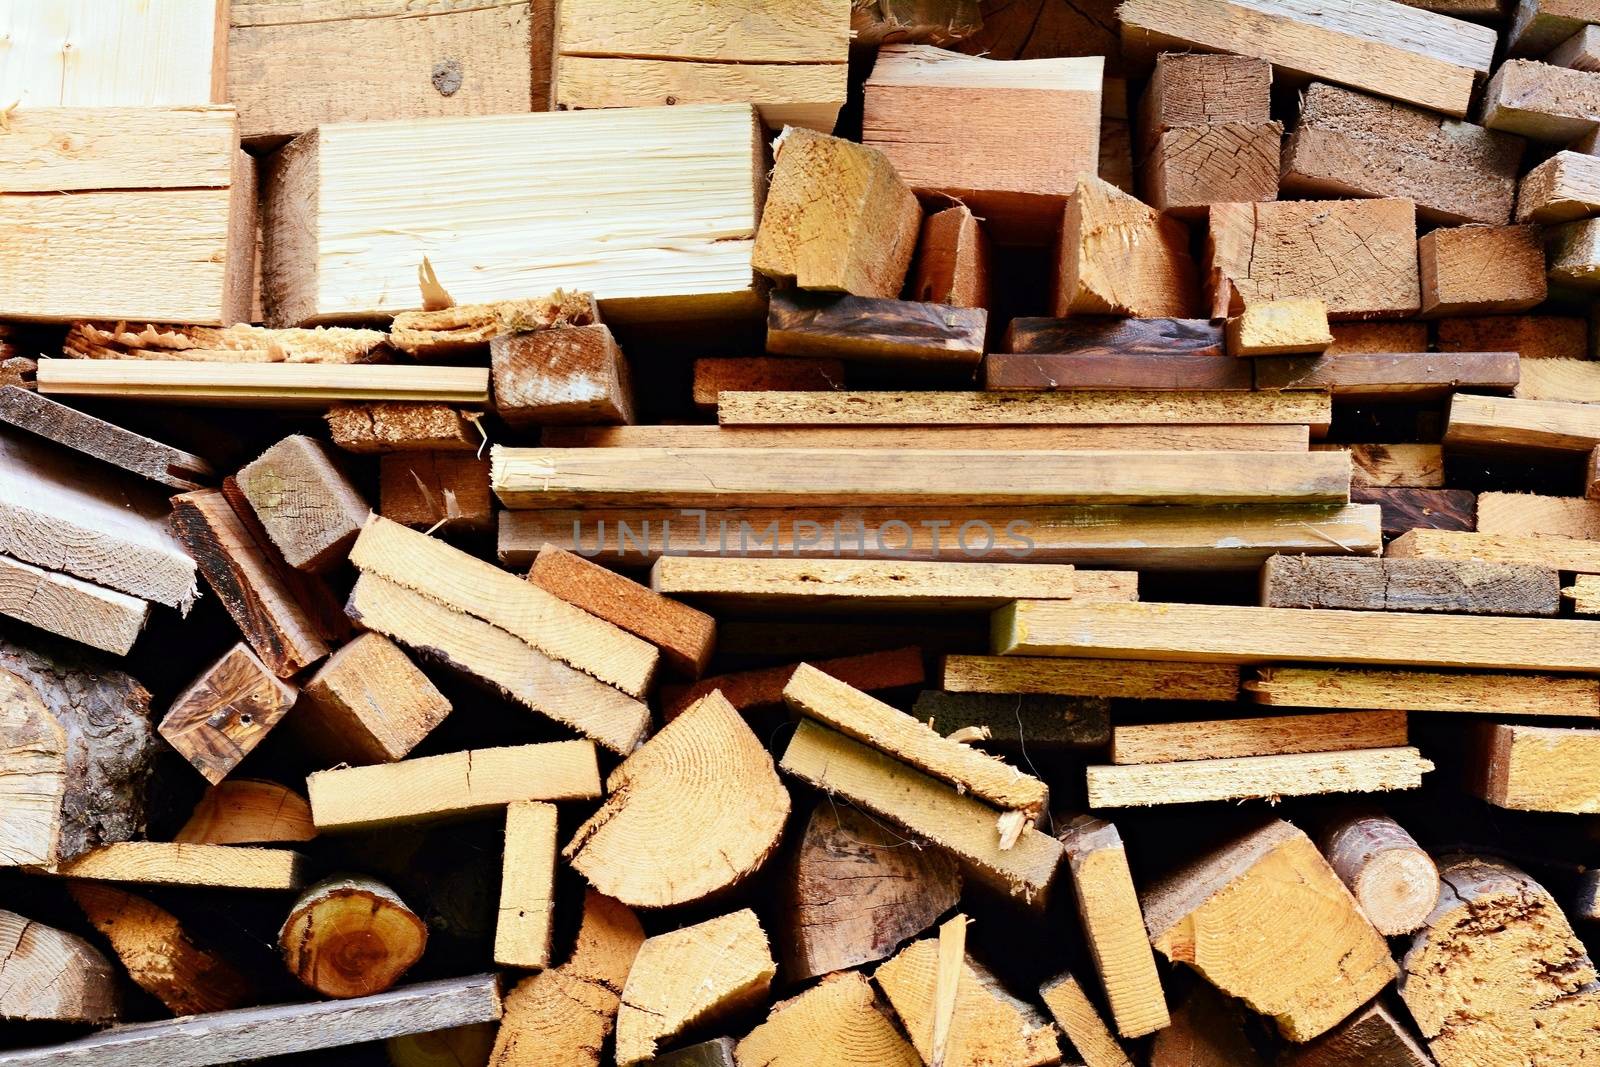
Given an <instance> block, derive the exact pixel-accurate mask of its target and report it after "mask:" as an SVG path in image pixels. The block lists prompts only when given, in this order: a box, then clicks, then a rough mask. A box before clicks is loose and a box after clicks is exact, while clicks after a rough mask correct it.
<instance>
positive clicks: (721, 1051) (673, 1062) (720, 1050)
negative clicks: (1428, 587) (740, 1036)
mask: <svg viewBox="0 0 1600 1067" xmlns="http://www.w3.org/2000/svg"><path fill="white" fill-rule="evenodd" d="M733 1045H734V1041H733V1038H731V1037H719V1038H717V1039H716V1040H714V1041H702V1042H701V1043H700V1044H698V1045H690V1046H689V1047H688V1048H681V1049H679V1050H678V1051H676V1052H667V1053H663V1054H662V1055H660V1056H655V1057H652V1058H651V1059H649V1060H647V1061H646V1063H645V1064H644V1065H643V1067H734V1059H733Z"/></svg>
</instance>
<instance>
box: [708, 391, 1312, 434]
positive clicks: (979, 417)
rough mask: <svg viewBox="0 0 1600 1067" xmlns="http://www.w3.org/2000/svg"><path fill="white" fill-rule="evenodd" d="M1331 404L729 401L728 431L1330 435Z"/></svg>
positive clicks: (1245, 400)
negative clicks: (1220, 429)
mask: <svg viewBox="0 0 1600 1067" xmlns="http://www.w3.org/2000/svg"><path fill="white" fill-rule="evenodd" d="M1329 412H1330V405H1329V403H1328V401H1327V400H1326V399H1325V398H1319V397H1308V396H1298V397H1297V396H1277V395H1273V394H1261V395H1239V394H1236V393H1204V392H1200V393H1168V394H1163V395H1160V396H1151V395H1149V394H1148V393H1144V392H1138V391H1132V390H1124V391H1116V392H1105V393H1060V394H1058V393H1022V394H1017V393H958V392H927V393H913V392H899V393H887V392H845V393H724V394H723V395H722V398H721V399H720V400H719V401H718V402H717V418H718V420H719V421H720V422H721V423H722V425H723V426H983V427H999V426H1101V425H1108V424H1113V423H1120V424H1124V425H1141V426H1160V425H1168V424H1176V425H1185V426H1199V425H1206V426H1213V425H1233V424H1237V423H1266V424H1275V425H1285V424H1287V425H1309V426H1311V427H1312V428H1313V430H1317V429H1322V428H1326V426H1327V425H1328V420H1329V419H1330V418H1331V415H1330V414H1329Z"/></svg>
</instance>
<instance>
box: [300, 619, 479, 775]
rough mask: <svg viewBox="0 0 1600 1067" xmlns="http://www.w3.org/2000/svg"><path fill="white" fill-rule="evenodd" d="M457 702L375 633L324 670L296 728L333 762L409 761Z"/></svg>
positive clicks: (304, 699) (311, 685)
mask: <svg viewBox="0 0 1600 1067" xmlns="http://www.w3.org/2000/svg"><path fill="white" fill-rule="evenodd" d="M449 714H450V701H449V700H447V699H446V698H445V696H444V694H443V693H440V692H439V690H438V688H437V687H435V686H434V684H433V682H431V681H429V680H428V676H427V675H425V674H423V673H422V672H421V671H420V670H418V669H417V665H416V664H414V663H412V662H411V660H410V658H409V657H407V656H406V654H405V653H404V652H402V651H401V650H400V647H399V646H398V645H396V644H395V643H394V642H393V641H391V640H389V639H388V638H387V637H384V636H383V635H382V634H379V633H373V632H371V631H368V632H366V633H363V634H360V635H358V636H357V637H356V638H355V639H354V640H352V641H351V642H350V643H349V644H346V645H345V646H344V647H342V648H340V649H339V650H338V651H337V652H335V653H334V654H333V655H332V656H330V657H329V658H328V660H327V662H325V663H323V664H322V666H320V667H318V668H317V672H316V674H314V675H312V676H311V678H310V680H309V681H307V682H306V684H305V689H304V690H303V691H302V692H301V698H300V706H299V708H298V709H297V710H296V712H295V715H294V718H293V719H291V720H290V728H291V729H292V730H293V731H294V732H295V734H296V736H297V737H298V738H299V739H300V740H301V741H302V742H304V743H305V744H306V745H307V747H308V748H310V749H311V751H312V752H314V753H316V754H317V755H318V756H319V757H320V758H321V759H322V760H323V762H324V763H326V764H328V765H330V766H331V765H333V764H338V763H354V764H363V763H391V762H393V761H395V760H399V759H404V758H405V757H406V755H407V754H408V753H409V752H410V751H411V750H412V749H413V748H415V747H416V746H417V745H418V744H419V743H420V742H421V741H422V739H423V738H425V737H427V736H428V734H429V733H431V732H432V731H433V728H434V727H436V726H438V725H439V724H440V723H441V722H443V721H444V719H445V717H446V716H447V715H449Z"/></svg>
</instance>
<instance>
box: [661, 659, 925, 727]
mask: <svg viewBox="0 0 1600 1067" xmlns="http://www.w3.org/2000/svg"><path fill="white" fill-rule="evenodd" d="M809 662H810V664H811V666H813V667H815V668H816V669H817V670H819V671H822V672H823V673H824V674H827V675H828V676H829V677H831V678H837V679H838V680H840V681H842V682H844V683H846V684H847V685H850V686H853V687H855V688H856V689H860V690H863V691H865V692H873V691H877V690H880V689H896V688H899V687H901V686H911V685H921V684H922V683H923V681H924V674H923V668H922V650H921V649H920V648H917V647H916V646H908V647H905V648H894V649H889V650H887V651H884V652H867V653H863V654H861V655H852V656H840V657H838V658H835V659H812V660H810V661H809ZM797 667H799V664H798V663H789V664H785V665H783V666H781V667H764V668H761V669H759V670H753V671H740V672H738V673H736V674H724V675H719V676H717V677H714V678H705V679H702V680H700V681H698V682H696V683H694V684H693V685H689V686H679V687H672V686H662V687H661V711H662V715H663V716H664V717H665V718H666V719H668V720H671V719H674V718H676V717H677V716H678V715H680V714H682V713H683V711H684V710H685V709H687V708H688V707H690V706H691V705H693V704H694V703H695V702H696V701H698V700H700V698H702V697H704V696H706V695H707V694H709V693H713V692H721V693H722V695H723V697H724V699H726V700H727V701H728V702H729V703H730V704H732V705H733V706H734V707H735V708H736V709H738V710H739V711H748V710H750V709H752V708H762V707H776V706H778V705H780V704H782V703H783V687H784V686H786V685H788V684H789V679H790V678H792V677H794V672H795V669H796V668H797Z"/></svg>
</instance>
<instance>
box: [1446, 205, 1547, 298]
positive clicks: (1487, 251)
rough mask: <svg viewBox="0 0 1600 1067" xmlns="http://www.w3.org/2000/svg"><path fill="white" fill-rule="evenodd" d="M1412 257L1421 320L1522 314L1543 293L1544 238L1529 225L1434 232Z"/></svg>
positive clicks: (1544, 293)
mask: <svg viewBox="0 0 1600 1067" xmlns="http://www.w3.org/2000/svg"><path fill="white" fill-rule="evenodd" d="M1417 259H1418V264H1419V266H1420V268H1421V270H1422V313H1423V315H1425V316H1429V317H1432V316H1436V315H1462V314H1472V313H1477V314H1494V313H1496V312H1507V311H1526V310H1527V309H1528V308H1531V307H1533V306H1534V305H1536V304H1541V303H1543V302H1544V298H1545V296H1546V295H1547V293H1548V285H1547V284H1546V282H1545V253H1544V241H1543V235H1542V234H1541V233H1540V231H1538V230H1537V229H1535V228H1534V227H1532V226H1460V227H1455V228H1441V229H1437V230H1433V231H1432V232H1430V233H1426V234H1424V235H1423V236H1422V239H1421V240H1420V241H1418V242H1417Z"/></svg>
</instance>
